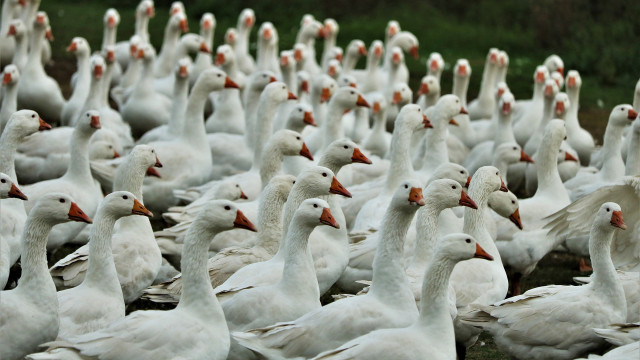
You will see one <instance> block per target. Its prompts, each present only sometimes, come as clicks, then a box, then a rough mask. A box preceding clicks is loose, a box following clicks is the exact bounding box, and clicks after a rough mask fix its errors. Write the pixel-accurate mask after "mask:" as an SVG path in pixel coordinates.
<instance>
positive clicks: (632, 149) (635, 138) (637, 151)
mask: <svg viewBox="0 0 640 360" xmlns="http://www.w3.org/2000/svg"><path fill="white" fill-rule="evenodd" d="M5 96H7V95H6V94H5ZM630 132H631V134H630V135H627V136H631V141H630V142H629V147H628V149H627V162H626V164H625V166H626V167H625V172H624V173H625V175H639V174H640V146H638V144H640V133H638V132H637V131H635V130H634V129H631V131H630Z"/></svg>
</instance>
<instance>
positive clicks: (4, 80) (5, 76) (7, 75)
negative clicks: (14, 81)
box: [2, 73, 11, 85]
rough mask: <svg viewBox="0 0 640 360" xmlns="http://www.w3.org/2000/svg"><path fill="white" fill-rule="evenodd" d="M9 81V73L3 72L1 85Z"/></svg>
mask: <svg viewBox="0 0 640 360" xmlns="http://www.w3.org/2000/svg"><path fill="white" fill-rule="evenodd" d="M10 82H11V73H4V75H2V85H7V84H8V83H10Z"/></svg>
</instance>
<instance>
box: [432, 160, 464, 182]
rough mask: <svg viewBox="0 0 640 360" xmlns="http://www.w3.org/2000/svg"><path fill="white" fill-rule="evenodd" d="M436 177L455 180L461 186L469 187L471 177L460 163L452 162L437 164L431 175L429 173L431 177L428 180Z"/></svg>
mask: <svg viewBox="0 0 640 360" xmlns="http://www.w3.org/2000/svg"><path fill="white" fill-rule="evenodd" d="M438 179H451V180H455V181H456V182H458V184H460V185H462V186H463V187H469V182H471V177H470V176H469V172H468V171H467V169H466V168H465V167H464V166H462V165H459V164H456V163H452V162H449V163H444V164H442V165H440V166H438V167H437V168H436V170H435V171H434V172H433V175H431V178H429V181H432V180H438Z"/></svg>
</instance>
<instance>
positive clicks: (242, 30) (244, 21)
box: [235, 9, 256, 76]
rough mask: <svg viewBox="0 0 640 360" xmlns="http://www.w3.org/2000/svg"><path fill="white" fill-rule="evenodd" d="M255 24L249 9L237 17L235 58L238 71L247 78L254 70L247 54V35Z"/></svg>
mask: <svg viewBox="0 0 640 360" xmlns="http://www.w3.org/2000/svg"><path fill="white" fill-rule="evenodd" d="M255 23H256V16H255V14H254V13H253V10H251V9H244V10H242V12H241V13H240V15H239V16H238V25H237V26H236V29H237V35H238V36H237V38H236V45H235V50H236V58H237V59H238V66H239V67H240V71H242V72H243V73H245V74H246V75H247V76H248V75H249V74H251V73H253V71H254V70H255V66H256V64H255V61H254V60H253V57H252V56H251V54H250V53H249V35H250V34H251V28H252V27H253V25H254V24H255Z"/></svg>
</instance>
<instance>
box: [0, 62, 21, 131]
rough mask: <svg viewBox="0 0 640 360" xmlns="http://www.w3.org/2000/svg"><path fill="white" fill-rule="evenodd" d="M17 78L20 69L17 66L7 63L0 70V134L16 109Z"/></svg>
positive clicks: (18, 77)
mask: <svg viewBox="0 0 640 360" xmlns="http://www.w3.org/2000/svg"><path fill="white" fill-rule="evenodd" d="M18 80H20V70H18V67H17V66H15V65H13V64H9V65H7V66H5V67H4V70H3V71H2V86H3V94H2V108H0V134H2V132H3V131H4V128H5V127H6V126H7V123H8V122H9V119H10V118H11V115H12V114H13V113H14V112H16V110H18Z"/></svg>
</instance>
